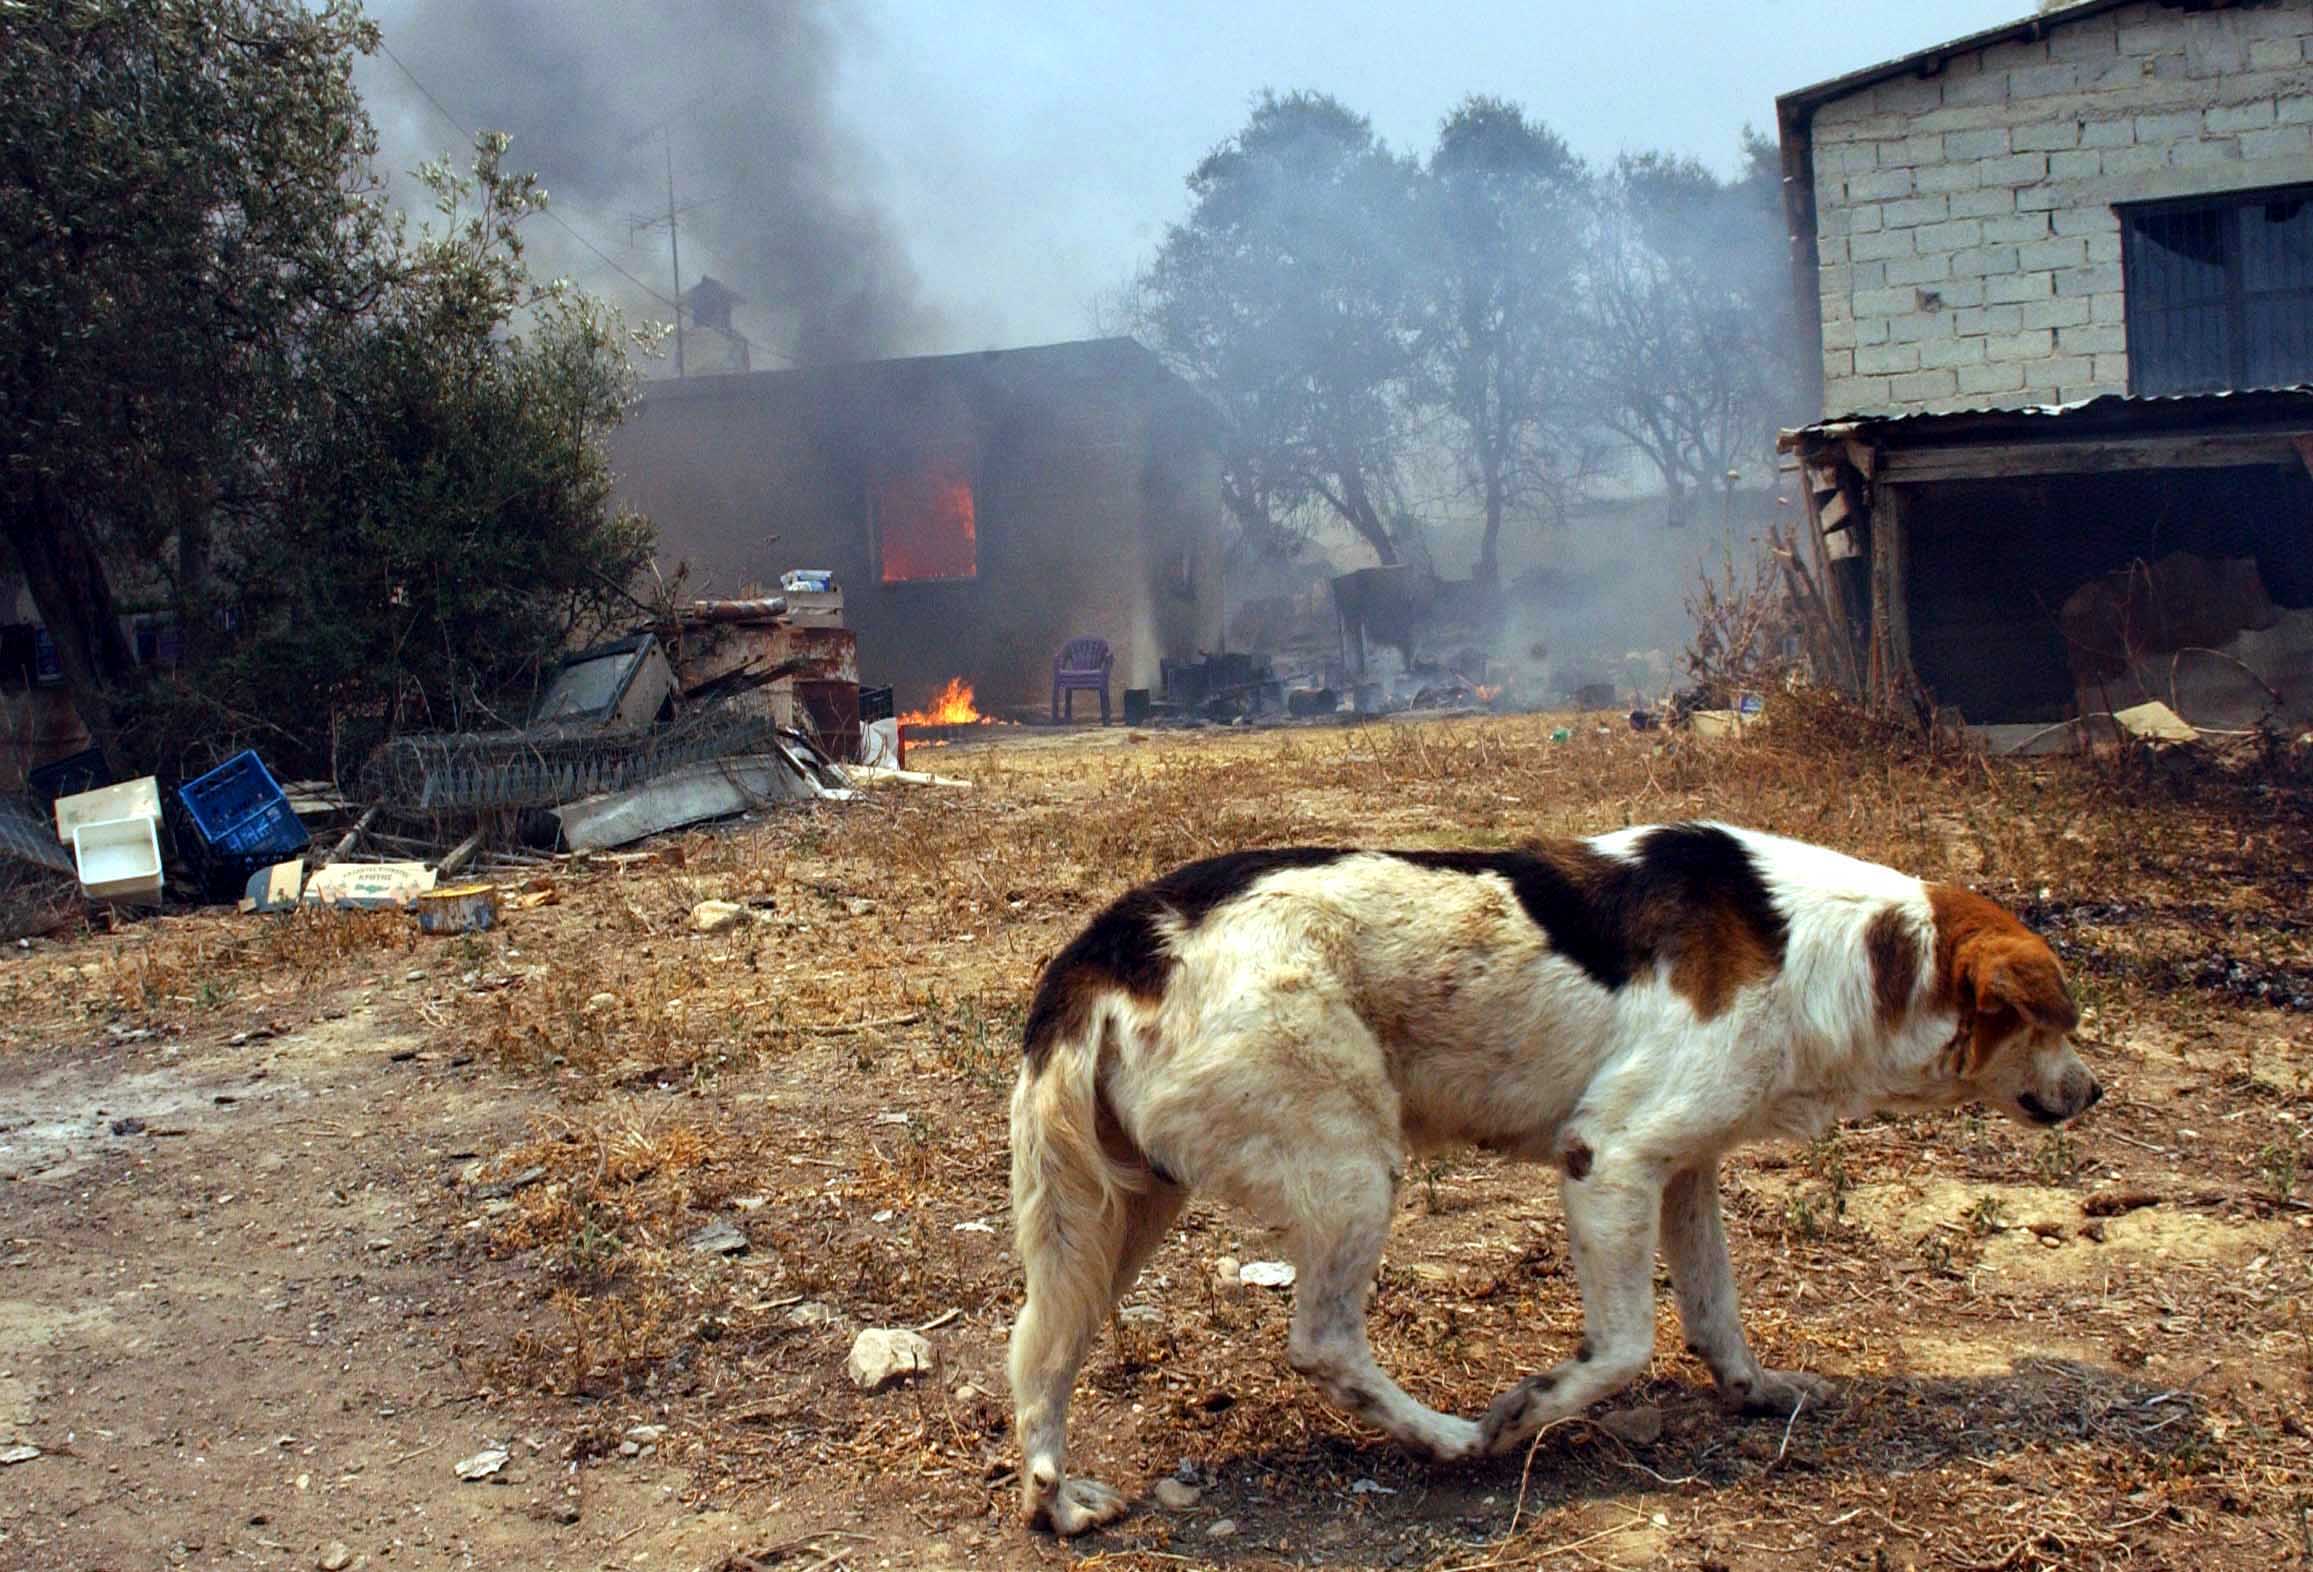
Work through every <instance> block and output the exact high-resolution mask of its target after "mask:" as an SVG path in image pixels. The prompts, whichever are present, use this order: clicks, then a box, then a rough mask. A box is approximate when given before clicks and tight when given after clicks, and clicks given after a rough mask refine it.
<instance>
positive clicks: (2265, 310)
mask: <svg viewBox="0 0 2313 1572" xmlns="http://www.w3.org/2000/svg"><path fill="white" fill-rule="evenodd" d="M2120 214H2121V233H2122V236H2123V250H2122V256H2123V263H2122V265H2123V267H2124V269H2125V288H2126V292H2127V294H2126V298H2127V314H2128V385H2129V391H2130V392H2132V393H2139V394H2158V393H2211V392H2218V391H2221V390H2223V389H2227V388H2259V387H2283V386H2290V385H2294V384H2296V383H2301V382H2313V186H2291V187H2286V188H2278V189H2273V190H2266V191H2245V192H2234V193H2230V194H2228V195H2226V196H2223V197H2216V198H2199V199H2195V200H2192V201H2189V202H2148V203H2143V204H2136V205H2131V206H2127V207H2123V208H2122V209H2121V210H2120Z"/></svg>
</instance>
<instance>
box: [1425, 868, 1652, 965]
mask: <svg viewBox="0 0 2313 1572" xmlns="http://www.w3.org/2000/svg"><path fill="white" fill-rule="evenodd" d="M1390 855H1391V856H1394V857H1396V858H1398V859H1399V860H1400V861H1402V862H1410V863H1412V864H1413V865H1414V866H1415V867H1417V868H1442V869H1444V870H1446V871H1447V872H1449V873H1466V874H1470V875H1472V876H1473V877H1475V876H1479V875H1483V874H1489V873H1491V874H1496V875H1498V876H1500V877H1501V878H1502V879H1503V880H1504V881H1505V882H1506V883H1508V885H1509V886H1510V892H1511V893H1512V894H1513V895H1515V896H1517V897H1518V904H1519V905H1520V906H1521V907H1523V908H1525V912H1526V915H1527V917H1529V918H1530V919H1532V921H1533V923H1534V926H1535V927H1537V928H1539V929H1541V930H1542V931H1543V933H1545V934H1547V935H1548V936H1549V939H1550V948H1551V949H1552V950H1554V951H1556V952H1557V953H1558V954H1560V955H1563V956H1565V957H1566V958H1567V959H1568V960H1570V961H1572V962H1573V963H1574V964H1575V965H1577V966H1579V967H1581V968H1582V970H1583V971H1584V972H1585V973H1587V974H1588V975H1589V977H1590V980H1591V981H1592V982H1594V983H1596V984H1598V986H1599V987H1601V988H1620V987H1621V986H1622V985H1623V984H1624V983H1626V982H1628V981H1630V967H1631V956H1630V947H1629V946H1628V945H1627V944H1626V943H1624V942H1623V938H1622V935H1621V934H1620V932H1619V931H1617V930H1616V928H1615V927H1614V926H1612V925H1611V924H1609V923H1608V922H1606V921H1605V920H1604V917H1605V914H1604V913H1603V912H1602V911H1601V909H1600V906H1599V903H1598V898H1597V889H1596V886H1597V885H1598V884H1599V883H1601V882H1603V880H1604V878H1605V874H1604V871H1603V870H1605V869H1608V868H1611V867H1612V866H1613V864H1612V862H1611V861H1610V860H1609V859H1607V858H1603V857H1600V856H1599V855H1598V854H1597V853H1595V852H1593V851H1591V850H1590V849H1589V848H1588V847H1587V846H1576V847H1574V848H1572V849H1571V851H1570V853H1569V855H1568V856H1567V857H1565V858H1559V857H1546V856H1543V855H1542V854H1540V853H1538V852H1530V851H1500V852H1488V851H1413V852H1392V853H1391V854H1390ZM1594 870H1595V871H1594Z"/></svg>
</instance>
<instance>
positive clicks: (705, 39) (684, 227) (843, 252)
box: [363, 0, 935, 366]
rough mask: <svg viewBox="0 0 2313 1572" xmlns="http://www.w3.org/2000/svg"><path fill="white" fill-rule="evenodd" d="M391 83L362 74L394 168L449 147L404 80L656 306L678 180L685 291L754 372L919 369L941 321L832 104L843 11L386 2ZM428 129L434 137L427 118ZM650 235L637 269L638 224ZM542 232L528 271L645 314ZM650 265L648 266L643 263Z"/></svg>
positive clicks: (448, 135)
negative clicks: (729, 325) (727, 297)
mask: <svg viewBox="0 0 2313 1572" xmlns="http://www.w3.org/2000/svg"><path fill="white" fill-rule="evenodd" d="M376 15H377V18H378V22H379V25H380V27H381V28H382V29H383V31H384V35H385V42H386V47H387V48H388V49H389V50H390V51H392V56H393V59H394V60H398V61H399V62H400V64H401V65H402V66H403V67H406V68H407V71H408V73H409V76H408V77H405V76H404V75H403V74H402V72H401V71H400V70H397V69H396V68H395V67H394V65H393V64H392V62H391V61H388V62H381V63H378V64H377V65H376V66H375V67H373V68H372V69H369V70H365V72H364V73H363V77H364V85H365V88H366V89H367V90H368V91H369V92H370V94H371V95H372V98H373V105H374V108H375V110H376V115H377V119H378V121H379V125H380V131H381V134H382V135H383V137H384V140H385V143H386V162H387V163H388V164H389V165H390V166H398V167H405V168H406V167H407V166H408V165H409V164H410V163H413V162H415V160H416V158H417V157H421V156H427V155H430V154H433V153H438V152H440V151H442V150H443V149H444V148H446V147H448V146H451V145H452V144H454V141H455V134H454V133H452V132H450V131H449V128H448V127H447V126H446V125H445V124H443V123H442V120H441V118H440V116H438V115H433V111H432V109H431V107H430V106H428V105H426V103H425V101H424V99H423V98H422V97H421V96H420V90H419V89H418V88H417V87H416V86H414V85H413V83H412V82H411V80H410V79H409V78H410V77H414V78H415V79H416V81H417V82H422V83H423V84H424V89H425V91H427V92H430V93H431V95H432V97H433V98H434V99H436V100H439V102H440V104H441V106H442V107H443V109H444V110H445V111H446V112H447V113H449V114H452V115H455V116H456V117H457V119H458V120H459V121H460V122H462V123H463V124H464V125H466V126H467V127H469V128H471V129H474V130H483V129H493V130H502V131H505V132H508V133H510V134H511V135H512V136H513V138H514V146H513V150H512V153H511V154H510V158H509V162H510V163H511V164H512V165H513V166H514V167H516V168H528V169H535V170H536V171H537V172H538V174H539V176H540V178H541V179H542V181H543V182H544V184H545V185H546V188H547V190H548V192H549V193H550V195H551V197H552V199H553V201H554V206H555V208H556V209H557V211H559V212H560V213H561V215H562V216H563V218H564V219H565V220H567V221H568V222H569V223H570V224H572V225H573V226H574V227H575V228H577V229H579V230H580V231H582V232H584V233H585V234H587V236H588V238H589V239H590V240H593V241H594V242H595V243H596V244H597V245H600V246H602V248H603V249H604V250H606V251H608V252H609V253H610V255H611V256H612V257H614V258H617V259H618V260H619V263H620V265H621V266H623V267H625V268H626V269H627V270H628V271H629V272H631V273H632V274H634V275H635V276H636V277H638V278H639V279H640V280H642V281H643V282H644V283H645V284H647V285H648V287H650V288H651V289H653V290H654V291H656V292H657V293H658V294H659V295H661V296H664V295H667V294H670V293H671V287H670V286H671V278H670V277H669V270H668V266H667V261H666V257H667V251H666V241H667V237H666V233H665V229H664V227H663V224H664V220H665V218H666V215H667V207H668V197H667V185H668V162H669V157H670V154H671V157H672V163H673V177H674V182H673V183H674V188H675V206H676V208H677V209H678V211H679V222H680V225H681V240H682V247H683V287H684V288H685V289H688V288H690V287H691V286H692V285H693V284H694V283H696V282H697V280H698V278H699V276H700V274H701V273H702V272H707V273H712V274H714V275H715V276H716V277H717V278H719V279H721V280H722V282H723V283H725V284H727V285H729V286H730V287H731V288H733V289H735V290H736V291H737V292H738V293H739V294H740V295H741V296H743V297H745V299H746V301H747V302H748V304H747V305H746V306H744V307H742V308H740V310H739V312H738V317H737V320H738V324H739V326H740V327H741V328H742V329H743V330H744V331H746V332H747V333H748V336H749V337H750V338H752V339H754V340H755V341H756V343H757V345H758V358H757V361H756V364H757V365H758V366H762V365H766V364H777V363H779V362H780V361H782V360H791V361H793V362H796V363H799V364H824V363H828V362H833V361H843V360H859V359H868V358H872V357H876V356H881V355H890V354H899V353H905V352H907V351H909V350H911V349H915V348H919V347H921V345H922V344H923V343H924V342H925V341H926V340H927V339H928V338H930V337H931V336H933V333H934V327H935V324H934V321H933V317H932V313H931V312H930V311H929V309H928V308H927V307H926V306H925V305H924V304H923V302H922V300H921V299H920V295H919V291H918V286H917V280H916V277H915V274H914V271H913V269H912V268H911V267H910V265H909V262H908V259H907V256H906V253H905V250H904V248H903V247H902V245H901V244H900V242H899V239H898V237H897V236H896V235H895V233H894V232H893V227H892V225H891V223H890V221H889V219H888V218H887V216H886V215H885V214H884V213H883V212H882V211H881V210H880V209H879V207H878V206H877V204H876V202H875V201H874V199H873V198H872V197H870V196H868V195H867V194H866V192H867V190H868V187H869V185H870V183H871V182H870V180H869V178H868V177H869V175H870V174H871V170H870V168H869V165H868V160H867V156H866V153H865V150H864V148H863V147H862V145H861V144H860V142H859V141H858V140H857V139H856V138H855V137H854V136H853V135H852V134H851V133H850V132H849V131H848V130H847V129H846V128H845V127H844V126H843V125H842V124H841V123H840V120H839V118H838V116H837V115H836V114H835V112H834V107H833V96H834V87H835V82H836V77H837V73H838V69H839V66H840V63H841V55H842V50H843V48H844V46H845V44H846V43H847V42H848V41H850V40H849V39H848V38H847V34H848V33H849V32H850V30H851V27H852V24H851V23H850V22H849V21H848V19H847V18H846V17H845V16H844V14H843V12H842V8H841V6H840V4H839V3H837V0H659V3H656V4H653V5H649V6H639V5H631V6H630V5H593V4H586V5H571V4H567V3H562V0H490V3H488V4H475V3H474V0H398V3H397V0H382V3H380V4H379V5H378V6H377V8H376ZM429 115H432V116H433V118H430V119H429V118H426V117H427V116H429ZM653 220H656V221H658V222H659V223H660V225H661V227H660V228H659V229H657V230H656V231H655V232H652V233H650V234H648V235H647V236H645V237H644V238H643V239H642V240H641V241H640V242H639V244H640V245H642V246H644V247H655V248H656V249H655V250H649V249H646V250H642V251H639V252H638V251H631V250H627V249H625V248H624V247H622V245H621V244H620V242H621V241H623V240H625V238H626V237H627V236H628V235H629V233H630V227H631V226H633V225H635V224H636V223H637V221H640V222H644V223H647V222H650V221H653ZM565 239H567V237H566V236H562V235H559V234H556V233H554V232H553V231H551V230H549V229H546V228H545V227H543V226H541V227H540V230H539V233H538V235H537V243H538V246H539V249H540V251H541V252H542V253H543V254H544V255H546V256H549V257H551V258H552V259H553V260H554V261H555V262H556V263H557V264H559V265H566V266H567V269H568V271H570V272H571V273H572V274H573V275H574V276H575V277H577V278H578V279H580V280H581V281H583V282H584V283H586V284H587V285H589V286H590V287H594V288H598V289H600V290H601V291H602V292H603V293H605V294H606V295H608V296H610V297H611V298H613V299H619V300H622V301H625V302H627V303H628V304H630V305H631V306H634V307H636V308H638V309H639V310H640V311H641V313H642V314H644V315H650V316H658V317H662V318H663V317H665V316H666V315H668V311H667V308H666V306H665V305H664V304H663V303H662V302H660V301H656V300H648V299H645V298H644V297H642V296H641V295H640V293H639V290H638V289H637V288H636V287H635V285H634V284H633V283H631V282H630V281H629V280H627V279H623V278H620V277H619V276H618V274H617V272H616V271H614V270H613V269H612V268H611V267H610V266H609V265H607V264H605V263H603V262H602V261H601V260H600V259H598V258H596V257H594V256H592V255H591V254H589V253H587V252H586V251H585V250H583V249H582V248H580V247H578V246H576V245H563V244H560V243H559V242H561V241H563V240H565ZM653 259H655V260H653Z"/></svg>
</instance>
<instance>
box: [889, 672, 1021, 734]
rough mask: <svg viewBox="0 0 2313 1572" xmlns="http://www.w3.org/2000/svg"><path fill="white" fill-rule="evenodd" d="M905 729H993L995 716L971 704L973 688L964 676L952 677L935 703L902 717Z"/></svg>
mask: <svg viewBox="0 0 2313 1572" xmlns="http://www.w3.org/2000/svg"><path fill="white" fill-rule="evenodd" d="M899 722H900V724H901V725H902V726H993V725H996V724H997V722H996V720H995V718H994V717H992V716H988V715H982V714H981V713H980V710H979V706H978V705H976V704H974V703H973V702H972V685H971V684H970V683H968V682H966V681H965V680H964V679H963V678H961V677H950V678H949V679H948V685H947V686H946V687H944V688H942V689H941V690H940V691H939V693H938V695H937V696H936V697H934V698H933V700H932V702H931V703H929V704H927V705H925V706H924V707H923V708H922V709H920V710H910V711H908V712H907V713H906V714H905V715H902V716H901V717H900V718H899Z"/></svg>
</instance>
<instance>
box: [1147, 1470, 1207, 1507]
mask: <svg viewBox="0 0 2313 1572" xmlns="http://www.w3.org/2000/svg"><path fill="white" fill-rule="evenodd" d="M1203 1496H1204V1492H1203V1491H1202V1490H1199V1489H1198V1488H1197V1487H1196V1486H1195V1485H1192V1484H1187V1483H1184V1482H1183V1481H1181V1480H1178V1479H1174V1478H1172V1477H1171V1476H1170V1475H1168V1476H1166V1477H1165V1478H1163V1479H1160V1480H1158V1481H1157V1482H1156V1498H1157V1505H1158V1506H1161V1507H1163V1508H1165V1509H1166V1510H1167V1511H1170V1512H1186V1511H1187V1510H1188V1509H1189V1508H1190V1507H1193V1506H1195V1505H1196V1504H1197V1502H1198V1501H1199V1500H1200V1499H1201V1498H1202V1497H1203Z"/></svg>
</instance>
